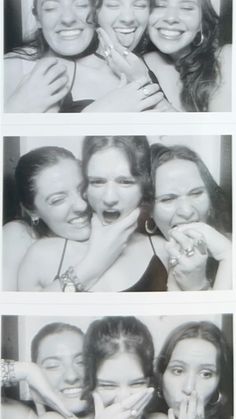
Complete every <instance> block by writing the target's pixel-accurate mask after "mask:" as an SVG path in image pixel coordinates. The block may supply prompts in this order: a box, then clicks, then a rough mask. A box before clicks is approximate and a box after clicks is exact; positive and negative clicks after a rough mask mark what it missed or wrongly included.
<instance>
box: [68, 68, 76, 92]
mask: <svg viewBox="0 0 236 419" xmlns="http://www.w3.org/2000/svg"><path fill="white" fill-rule="evenodd" d="M73 62H74V71H73V76H72V81H71V85H70V92H71V90H72V88H73V86H74V82H75V77H76V70H77V65H76V60H74V61H73Z"/></svg>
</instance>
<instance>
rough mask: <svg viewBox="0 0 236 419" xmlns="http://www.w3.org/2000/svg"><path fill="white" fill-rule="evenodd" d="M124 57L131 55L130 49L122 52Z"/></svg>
mask: <svg viewBox="0 0 236 419" xmlns="http://www.w3.org/2000/svg"><path fill="white" fill-rule="evenodd" d="M122 54H123V56H124V57H127V56H128V55H129V50H128V49H124V50H123V52H122Z"/></svg>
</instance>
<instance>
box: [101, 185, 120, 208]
mask: <svg viewBox="0 0 236 419" xmlns="http://www.w3.org/2000/svg"><path fill="white" fill-rule="evenodd" d="M118 202H119V198H118V193H117V190H116V186H115V185H114V184H113V183H110V184H107V185H106V187H105V190H104V195H103V203H104V204H105V205H106V206H107V207H108V208H112V207H114V206H115V205H116V204H117V203H118Z"/></svg>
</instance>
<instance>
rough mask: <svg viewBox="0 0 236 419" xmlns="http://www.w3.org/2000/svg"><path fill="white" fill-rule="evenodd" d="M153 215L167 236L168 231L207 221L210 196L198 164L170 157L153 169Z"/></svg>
mask: <svg viewBox="0 0 236 419" xmlns="http://www.w3.org/2000/svg"><path fill="white" fill-rule="evenodd" d="M155 191H156V192H155V204H154V209H153V218H154V220H155V223H156V225H157V226H158V228H159V230H160V231H161V232H162V234H163V235H164V236H165V237H166V238H167V239H168V237H169V230H170V229H172V228H174V227H176V226H178V225H180V224H189V223H192V222H200V221H201V222H207V219H208V215H209V210H210V206H211V204H210V198H209V194H208V192H207V190H206V186H205V184H204V182H203V180H202V178H201V175H200V173H199V170H198V167H197V166H196V164H195V163H193V162H191V161H189V160H181V159H176V160H171V161H169V162H167V163H164V164H163V165H161V166H160V167H159V168H158V169H157V171H156V180H155Z"/></svg>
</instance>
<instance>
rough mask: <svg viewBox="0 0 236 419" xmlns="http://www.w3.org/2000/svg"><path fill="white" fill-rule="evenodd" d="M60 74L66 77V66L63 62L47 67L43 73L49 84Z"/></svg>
mask: <svg viewBox="0 0 236 419" xmlns="http://www.w3.org/2000/svg"><path fill="white" fill-rule="evenodd" d="M62 76H66V77H67V68H66V66H65V65H64V64H56V65H54V66H52V67H50V68H49V69H48V71H47V72H46V74H45V79H46V80H47V82H48V84H50V83H53V82H54V81H55V80H57V79H58V78H59V77H62Z"/></svg>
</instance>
